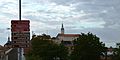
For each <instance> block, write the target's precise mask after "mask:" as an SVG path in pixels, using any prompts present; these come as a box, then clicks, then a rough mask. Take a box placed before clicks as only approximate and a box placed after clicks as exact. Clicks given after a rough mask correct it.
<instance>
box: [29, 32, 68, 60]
mask: <svg viewBox="0 0 120 60" xmlns="http://www.w3.org/2000/svg"><path fill="white" fill-rule="evenodd" d="M31 44H32V49H31V51H30V53H29V54H28V55H27V60H57V59H59V60H66V59H67V54H68V51H67V48H66V47H65V46H64V45H62V44H56V43H55V42H53V41H52V40H51V37H50V36H49V35H46V34H43V35H39V36H36V37H35V36H34V38H32V40H31Z"/></svg>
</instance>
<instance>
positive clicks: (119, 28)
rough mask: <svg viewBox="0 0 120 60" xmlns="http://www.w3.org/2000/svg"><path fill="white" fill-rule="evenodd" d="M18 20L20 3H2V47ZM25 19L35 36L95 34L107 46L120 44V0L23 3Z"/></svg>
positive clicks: (13, 0)
mask: <svg viewBox="0 0 120 60" xmlns="http://www.w3.org/2000/svg"><path fill="white" fill-rule="evenodd" d="M16 19H18V0H0V44H1V45H3V44H5V43H6V42H7V36H8V35H10V30H7V29H6V28H9V27H10V24H11V20H16ZM22 19H23V20H24V19H27V20H30V22H31V23H30V25H31V27H30V28H31V31H34V33H35V34H42V33H46V34H50V35H51V36H56V35H57V34H58V33H59V32H60V28H61V24H62V23H64V28H65V33H72V34H74V33H77V34H79V33H81V32H84V33H87V32H92V33H93V34H96V35H97V36H98V37H100V40H101V41H102V42H104V43H106V46H111V45H112V46H115V43H118V42H120V38H119V36H120V20H119V19H120V0H22Z"/></svg>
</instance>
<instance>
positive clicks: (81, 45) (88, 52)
mask: <svg viewBox="0 0 120 60" xmlns="http://www.w3.org/2000/svg"><path fill="white" fill-rule="evenodd" d="M73 43H74V51H73V52H72V54H71V60H98V59H99V57H100V54H101V52H103V51H105V47H104V44H103V43H102V42H100V41H99V38H98V37H97V36H96V35H93V34H92V33H87V34H84V33H81V36H80V37H79V38H78V39H76V40H74V41H73Z"/></svg>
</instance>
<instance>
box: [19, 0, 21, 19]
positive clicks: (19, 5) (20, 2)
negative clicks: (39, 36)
mask: <svg viewBox="0 0 120 60" xmlns="http://www.w3.org/2000/svg"><path fill="white" fill-rule="evenodd" d="M19 20H20V21H21V0H19Z"/></svg>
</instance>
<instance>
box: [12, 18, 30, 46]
mask: <svg viewBox="0 0 120 60" xmlns="http://www.w3.org/2000/svg"><path fill="white" fill-rule="evenodd" d="M29 24H30V21H29V20H12V21H11V39H12V43H13V48H14V47H18V48H19V47H22V48H25V47H29V44H30V25H29Z"/></svg>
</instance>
